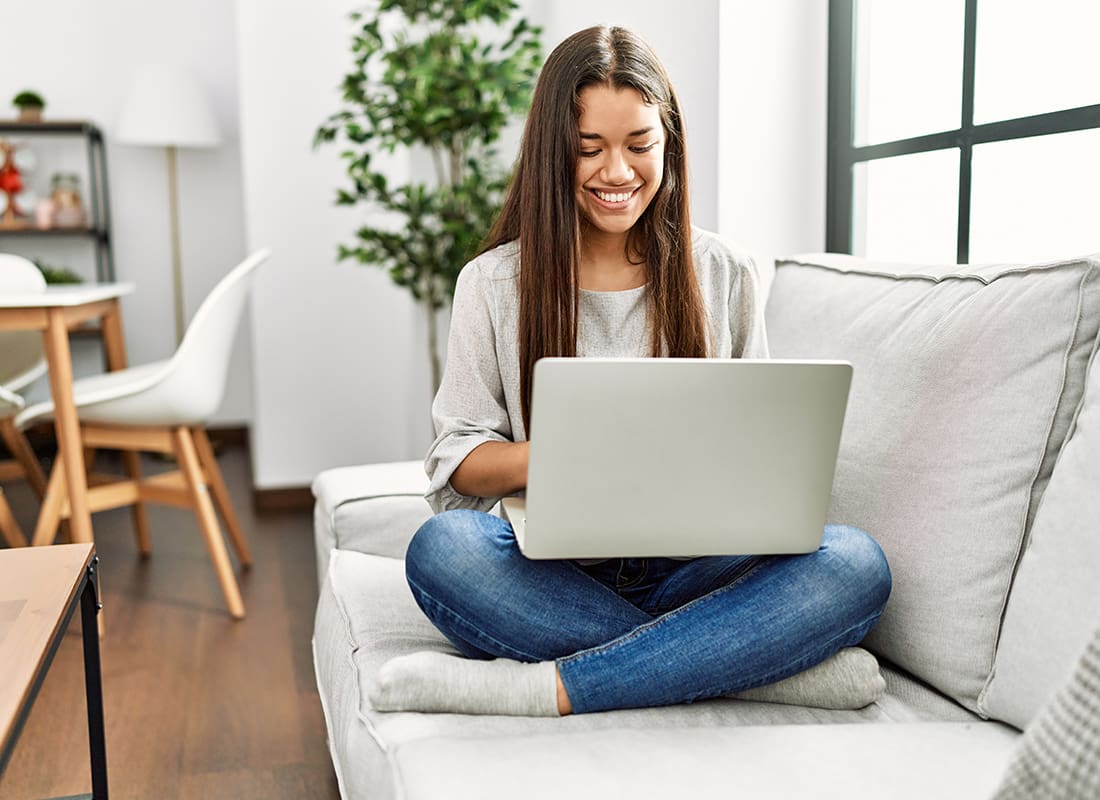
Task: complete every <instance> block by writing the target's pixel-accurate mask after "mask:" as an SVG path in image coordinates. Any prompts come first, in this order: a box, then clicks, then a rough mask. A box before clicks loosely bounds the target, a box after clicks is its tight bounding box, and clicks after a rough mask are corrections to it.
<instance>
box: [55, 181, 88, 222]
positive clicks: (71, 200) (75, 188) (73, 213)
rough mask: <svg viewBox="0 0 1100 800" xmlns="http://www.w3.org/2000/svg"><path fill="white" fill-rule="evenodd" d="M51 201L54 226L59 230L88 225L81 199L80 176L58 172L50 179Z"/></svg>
mask: <svg viewBox="0 0 1100 800" xmlns="http://www.w3.org/2000/svg"><path fill="white" fill-rule="evenodd" d="M50 199H51V200H53V204H54V211H53V224H54V225H56V226H57V227H59V228H80V227H83V226H84V225H86V224H87V216H86V215H85V214H84V204H83V202H82V201H81V199H80V176H79V175H77V174H76V173H73V172H58V173H56V174H55V175H54V176H53V178H51V179H50Z"/></svg>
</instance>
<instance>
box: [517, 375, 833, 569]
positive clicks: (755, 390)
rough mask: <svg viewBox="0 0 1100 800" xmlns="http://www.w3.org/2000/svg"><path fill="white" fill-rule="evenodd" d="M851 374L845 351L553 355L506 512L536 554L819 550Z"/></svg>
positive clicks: (538, 385) (524, 545) (536, 391)
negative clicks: (518, 493)
mask: <svg viewBox="0 0 1100 800" xmlns="http://www.w3.org/2000/svg"><path fill="white" fill-rule="evenodd" d="M851 380H852V366H851V364H848V363H846V362H840V361H791V360H749V359H688V358H683V359H680V358H621V359H620V358H543V359H541V360H539V361H538V362H537V363H536V364H535V373H534V387H533V391H532V400H531V451H530V461H529V464H528V472H527V491H526V497H525V498H518V497H507V498H504V500H503V501H502V510H503V515H504V516H505V518H506V519H508V521H509V522H511V523H512V527H513V528H514V529H515V532H516V538H517V540H518V543H519V547H520V550H521V552H522V553H523V554H524V555H525V556H527V557H528V558H532V559H542V558H565V559H585V558H633V557H658V556H663V557H691V556H705V555H747V554H752V555H765V554H776V553H808V552H812V551H814V550H816V549H817V548H818V547H819V546H820V544H821V539H822V533H823V528H824V525H825V517H826V514H827V513H828V508H829V499H830V494H831V491H832V484H833V474H834V471H835V468H836V458H837V449H838V447H839V445H840V434H841V429H842V427H843V422H844V412H845V408H846V407H847V402H848V389H849V387H850V385H851Z"/></svg>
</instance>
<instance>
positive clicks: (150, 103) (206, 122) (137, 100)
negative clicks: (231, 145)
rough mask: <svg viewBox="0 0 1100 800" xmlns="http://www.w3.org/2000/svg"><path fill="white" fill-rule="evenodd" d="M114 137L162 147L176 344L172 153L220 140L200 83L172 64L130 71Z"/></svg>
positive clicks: (178, 273) (180, 326)
mask: <svg viewBox="0 0 1100 800" xmlns="http://www.w3.org/2000/svg"><path fill="white" fill-rule="evenodd" d="M115 138H116V140H117V141H118V142H119V143H120V144H130V145H140V146H146V147H163V148H165V153H166V157H167V163H168V212H169V215H170V217H171V231H172V299H173V301H174V305H175V319H176V344H179V343H180V340H182V339H183V331H184V328H185V326H186V321H187V319H186V316H185V312H184V305H183V268H182V265H181V261H180V232H179V191H178V188H177V186H178V180H177V170H176V151H177V149H178V148H181V147H195V148H199V147H216V146H217V145H218V144H219V143H220V141H221V137H220V135H219V133H218V125H217V122H216V121H215V119H214V114H213V112H212V111H211V108H210V105H209V103H208V102H207V99H206V96H205V94H204V93H203V91H202V87H201V86H200V85H199V83H198V81H197V80H196V79H195V77H194V76H193V75H192V74H191V73H190V72H188V71H187V70H186V69H184V68H183V67H180V66H178V65H174V64H148V65H146V66H143V67H140V68H138V69H136V70H135V71H134V73H133V76H132V77H131V80H130V86H129V89H128V90H127V93H126V98H125V100H124V101H123V104H122V113H121V114H120V115H119V118H118V127H117V130H116V134H115Z"/></svg>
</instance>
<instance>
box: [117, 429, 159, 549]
mask: <svg viewBox="0 0 1100 800" xmlns="http://www.w3.org/2000/svg"><path fill="white" fill-rule="evenodd" d="M122 466H123V468H124V469H125V470H126V475H127V477H129V478H130V480H132V481H141V456H139V455H138V454H137V453H136V452H134V451H133V450H123V451H122ZM130 518H131V520H133V523H134V538H135V539H136V540H137V547H138V552H139V553H141V555H142V557H143V558H146V557H148V556H149V555H150V554H151V553H152V552H153V540H152V539H151V538H150V536H149V514H148V513H147V512H146V511H145V503H144V502H143V501H142V500H140V499H139V500H138V501H137V502H135V503H134V504H133V505H132V506H130Z"/></svg>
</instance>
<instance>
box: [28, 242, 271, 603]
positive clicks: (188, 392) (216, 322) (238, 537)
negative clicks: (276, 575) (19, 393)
mask: <svg viewBox="0 0 1100 800" xmlns="http://www.w3.org/2000/svg"><path fill="white" fill-rule="evenodd" d="M268 255H269V253H268V251H267V250H261V251H259V252H257V253H254V254H253V255H251V256H249V257H248V258H247V259H246V260H245V261H243V262H242V263H241V264H239V265H238V266H237V267H235V268H234V269H233V270H232V271H230V272H229V274H228V275H226V276H225V277H224V278H222V280H221V281H220V282H219V283H218V285H217V286H215V287H214V289H213V290H212V291H211V292H210V294H209V295H208V296H207V298H206V300H204V301H203V303H202V305H201V306H200V307H199V310H198V311H197V312H196V313H195V316H194V317H193V318H192V320H191V323H190V324H189V326H188V328H187V331H186V333H185V334H184V337H183V341H182V342H180V345H179V347H178V348H177V350H176V352H175V354H174V355H173V356H172V357H171V358H169V359H167V360H164V361H157V362H154V363H151V364H145V365H142V366H138V367H131V368H128V369H123V370H118V371H116V372H107V373H103V374H100V375H94V376H92V377H89V378H82V379H80V380H78V381H76V382H75V383H74V386H73V396H74V400H75V403H76V410H77V416H78V418H79V419H80V430H81V440H82V443H83V445H84V447H85V450H86V451H92V452H94V450H95V449H96V448H107V449H117V450H122V451H123V452H124V453H128V454H131V455H132V457H133V458H134V460H135V461H136V458H137V453H138V452H143V451H144V452H159V453H168V454H171V455H172V456H174V457H175V459H176V461H177V463H178V464H179V469H178V470H175V471H171V472H167V473H164V474H160V475H155V476H152V477H150V478H144V479H143V478H142V476H141V474H140V471H138V469H137V468H136V466H134V467H133V468H128V469H127V472H128V477H127V478H119V477H118V476H113V475H112V476H102V475H97V474H93V475H89V478H88V507H89V508H90V509H91V511H92V512H96V511H103V510H106V509H108V508H118V507H120V506H133V507H134V509H135V516H134V521H135V532H136V534H137V539H138V547H139V550H140V551H141V553H142V554H143V555H147V554H149V553H150V552H151V542H150V539H149V531H148V522H147V520H146V517H145V513H144V507H143V504H144V503H147V502H148V503H160V504H166V505H172V506H177V507H182V508H189V509H191V510H192V511H194V513H195V515H196V516H197V517H198V521H199V527H200V529H201V531H202V535H203V539H204V541H205V544H206V549H207V552H208V553H209V555H210V559H211V561H212V562H213V563H214V570H215V572H216V573H217V576H218V581H219V583H220V584H221V588H222V593H223V594H224V595H225V602H226V605H227V606H228V608H229V613H230V614H231V615H232V616H233V617H235V618H237V619H241V618H243V617H244V604H243V603H242V601H241V594H240V589H239V588H238V586H237V581H236V578H235V577H234V574H233V569H232V566H231V564H230V561H229V553H228V552H227V550H226V546H225V541H224V540H223V538H222V534H221V530H220V528H219V527H218V520H217V516H216V514H215V509H214V504H215V503H216V504H217V510H218V511H220V512H221V515H222V519H223V520H224V521H225V525H226V528H227V530H228V532H229V538H230V541H231V542H232V544H233V548H234V550H235V551H236V553H237V558H238V560H239V561H240V563H241V565H242V566H245V567H247V566H250V565H251V563H252V556H251V554H250V553H249V550H248V543H247V542H246V540H245V537H244V533H243V531H242V530H241V527H240V523H239V522H238V521H237V517H236V515H235V514H234V512H233V507H232V504H231V502H230V498H229V492H228V491H227V489H226V486H225V482H224V480H223V479H222V475H221V470H220V469H219V468H218V464H217V461H216V460H215V458H214V452H213V449H212V448H211V447H210V441H209V439H208V438H207V436H206V429H205V423H206V420H207V419H209V417H210V416H211V415H212V414H213V413H214V411H216V410H217V408H218V406H219V405H220V404H221V400H222V395H223V393H224V391H225V381H226V374H227V372H228V369H229V355H230V349H231V346H232V344H233V338H234V336H235V334H236V331H237V327H238V325H239V323H240V319H241V314H242V312H243V311H244V306H245V301H246V300H247V298H248V292H249V289H250V287H251V284H252V278H253V276H254V274H255V270H256V268H257V267H259V266H260V264H262V263H263V262H264V261H266V260H267V258H268ZM52 413H53V405H52V403H49V402H47V403H40V404H37V405H34V406H31V407H29V408H27V409H26V410H25V411H23V412H22V413H21V414H19V415H18V416H17V417H16V421H17V423H22V424H26V423H27V422H30V421H31V420H35V419H39V418H41V417H45V416H48V415H50V414H52ZM88 461H89V463H90V462H91V459H88ZM211 494H213V496H214V500H213V502H211V499H210V495H211ZM67 505H68V504H67V501H66V498H65V479H64V471H63V469H62V468H61V465H60V459H58V462H57V463H55V464H54V468H53V471H52V472H51V473H50V480H49V486H48V488H47V491H46V500H45V502H44V503H43V509H42V513H41V515H40V516H39V519H38V525H37V527H36V528H35V531H34V538H33V542H34V544H36V545H37V544H48V543H50V542H52V541H53V539H54V537H55V536H56V533H57V526H58V523H59V521H60V520H61V519H64V518H67V517H68V514H69V510H68V508H67Z"/></svg>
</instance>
